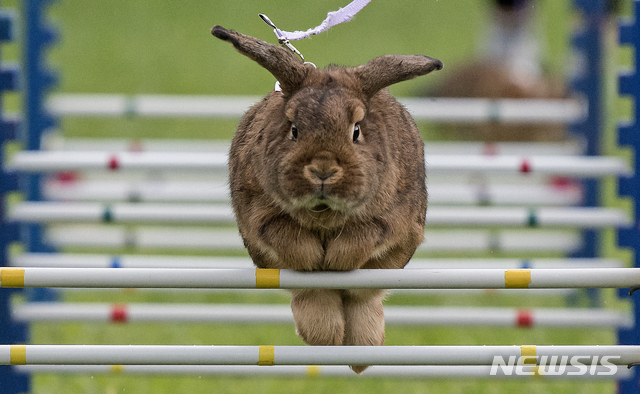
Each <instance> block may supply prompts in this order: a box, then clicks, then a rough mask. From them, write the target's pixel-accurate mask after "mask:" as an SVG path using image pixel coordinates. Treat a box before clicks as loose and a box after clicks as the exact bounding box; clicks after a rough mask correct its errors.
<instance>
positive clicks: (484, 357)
mask: <svg viewBox="0 0 640 394" xmlns="http://www.w3.org/2000/svg"><path fill="white" fill-rule="evenodd" d="M496 357H501V358H502V359H503V360H504V361H505V362H507V360H509V359H510V358H513V359H519V360H520V361H521V364H522V363H524V364H538V363H543V364H541V365H547V363H552V364H555V363H557V362H558V361H559V360H561V359H562V357H567V358H568V359H571V358H574V357H579V358H580V359H581V360H582V361H581V363H582V364H583V365H591V364H593V365H611V366H615V365H624V366H627V365H631V364H634V363H640V346H622V345H605V346H528V345H527V346H517V345H512V346H171V345H162V346H161V345H128V346H127V345H125V346H122V345H0V365H30V364H45V365H46V364H56V365H58V364H70V365H73V364H82V365H85V364H92V365H102V364H107V365H108V364H111V365H113V364H117V365H256V364H257V365H492V364H493V363H494V362H495V358H496ZM553 357H555V361H554V359H553ZM605 363H607V364H605Z"/></svg>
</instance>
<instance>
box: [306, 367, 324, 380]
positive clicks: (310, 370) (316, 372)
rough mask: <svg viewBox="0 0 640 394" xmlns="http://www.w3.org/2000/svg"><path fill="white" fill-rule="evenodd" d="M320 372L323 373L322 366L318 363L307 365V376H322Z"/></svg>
mask: <svg viewBox="0 0 640 394" xmlns="http://www.w3.org/2000/svg"><path fill="white" fill-rule="evenodd" d="M320 373H321V371H320V367H319V366H317V365H309V366H308V367H307V376H313V377H316V376H320Z"/></svg>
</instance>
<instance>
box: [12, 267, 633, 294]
mask: <svg viewBox="0 0 640 394" xmlns="http://www.w3.org/2000/svg"><path fill="white" fill-rule="evenodd" d="M639 285H640V268H591V269H586V268H585V269H513V270H504V269H422V270H420V269H412V270H402V269H400V270H394V269H385V270H375V269H372V270H368V269H361V270H355V271H346V272H336V271H322V272H299V271H293V270H277V269H267V270H265V269H256V270H250V269H216V270H213V269H171V268H168V269H152V268H151V269H149V268H128V269H117V270H114V269H111V268H28V267H25V268H20V267H14V268H0V287H80V288H135V287H140V288H243V289H253V288H273V289H278V288H279V289H299V288H326V289H350V288H379V289H505V288H507V289H509V288H510V289H535V288H539V289H542V288H544V289H560V288H631V287H635V286H639Z"/></svg>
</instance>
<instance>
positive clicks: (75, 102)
mask: <svg viewBox="0 0 640 394" xmlns="http://www.w3.org/2000/svg"><path fill="white" fill-rule="evenodd" d="M261 99H262V98H261V97H253V96H187V95H182V96H179V95H136V96H126V95H117V94H58V95H54V96H52V97H51V98H50V99H49V101H48V102H47V108H48V110H49V111H51V112H52V113H53V114H54V115H58V116H132V115H135V116H141V117H214V118H216V117H219V118H239V117H241V116H242V115H244V113H245V112H246V111H247V110H248V109H249V108H250V107H251V106H252V105H253V104H254V103H256V102H258V101H260V100H261ZM399 101H400V102H401V103H402V104H403V105H404V106H406V107H407V109H408V110H409V112H410V113H411V115H412V116H413V117H414V119H416V120H424V121H433V122H453V123H465V122H480V121H485V122H486V121H492V122H512V123H513V122H515V123H567V122H575V121H578V120H580V119H583V118H584V117H585V116H586V112H587V107H586V105H585V103H583V102H580V101H577V100H553V99H497V100H494V99H449V98H427V99H425V98H422V99H421V98H400V99H399Z"/></svg>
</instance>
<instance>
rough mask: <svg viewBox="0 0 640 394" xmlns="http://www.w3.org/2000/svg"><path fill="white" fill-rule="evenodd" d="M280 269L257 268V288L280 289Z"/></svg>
mask: <svg viewBox="0 0 640 394" xmlns="http://www.w3.org/2000/svg"><path fill="white" fill-rule="evenodd" d="M279 288H280V270H279V269H271V268H268V269H265V268H258V269H257V270H256V289H279Z"/></svg>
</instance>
